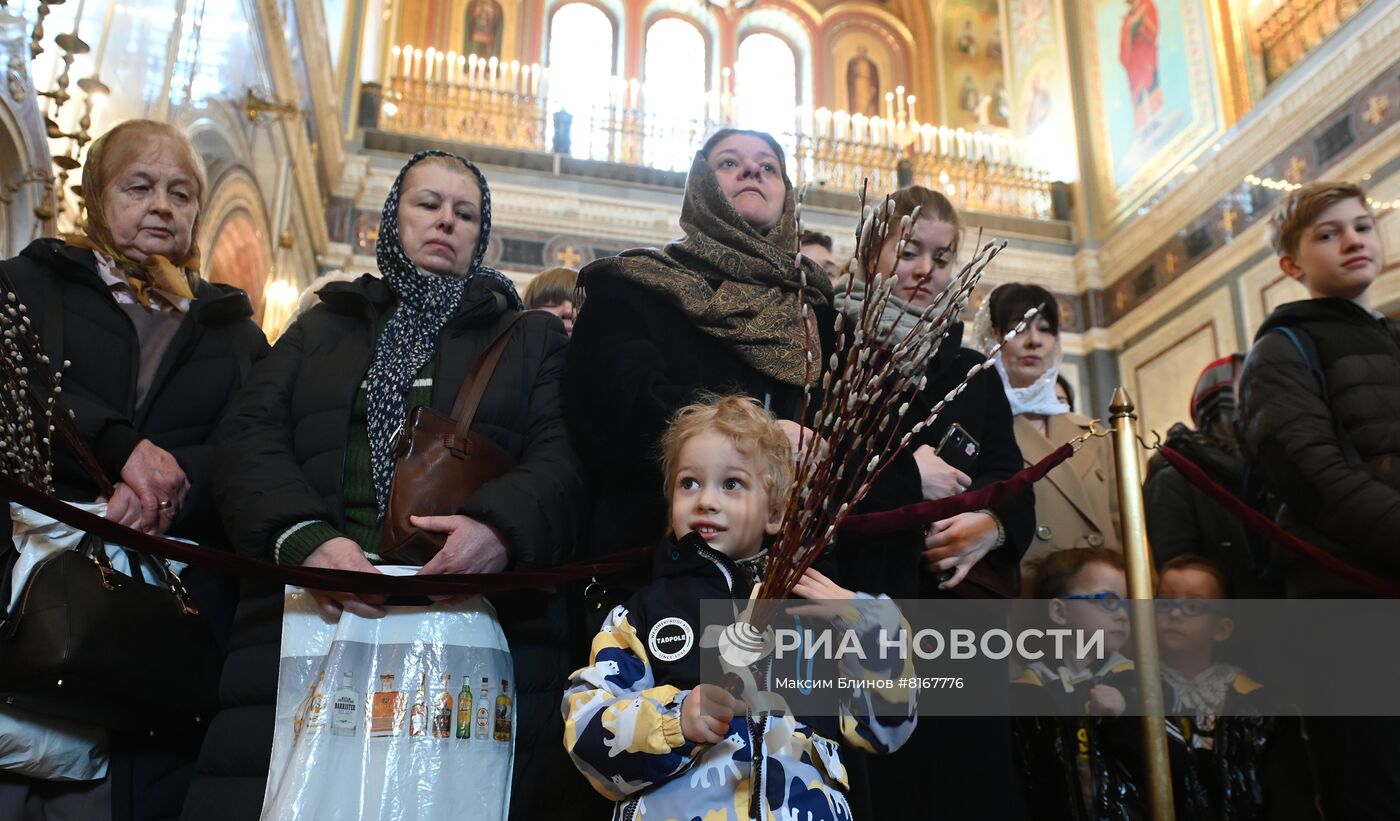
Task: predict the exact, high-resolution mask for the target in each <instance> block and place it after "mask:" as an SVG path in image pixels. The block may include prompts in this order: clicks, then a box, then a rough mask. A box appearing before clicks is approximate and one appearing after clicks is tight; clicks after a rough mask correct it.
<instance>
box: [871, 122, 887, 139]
mask: <svg viewBox="0 0 1400 821" xmlns="http://www.w3.org/2000/svg"><path fill="white" fill-rule="evenodd" d="M884 134H885V122H884V120H881V119H880V118H879V117H871V118H870V144H871V145H884Z"/></svg>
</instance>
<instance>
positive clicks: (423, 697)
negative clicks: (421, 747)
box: [408, 673, 428, 738]
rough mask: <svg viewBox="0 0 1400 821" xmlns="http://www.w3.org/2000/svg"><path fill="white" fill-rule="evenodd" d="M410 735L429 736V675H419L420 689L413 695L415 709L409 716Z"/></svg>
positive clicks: (412, 709)
mask: <svg viewBox="0 0 1400 821" xmlns="http://www.w3.org/2000/svg"><path fill="white" fill-rule="evenodd" d="M408 734H409V736H410V737H416V738H421V737H423V736H426V735H427V734H428V674H427V673H419V674H418V689H417V691H415V692H414V694H413V707H412V708H411V710H410V712H409V714H408Z"/></svg>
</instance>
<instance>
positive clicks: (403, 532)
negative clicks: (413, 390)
mask: <svg viewBox="0 0 1400 821" xmlns="http://www.w3.org/2000/svg"><path fill="white" fill-rule="evenodd" d="M521 316H522V314H516V316H515V318H514V319H512V320H511V321H510V324H509V325H507V326H506V327H505V330H503V331H501V333H500V335H499V336H497V337H496V340H495V341H494V342H492V343H491V347H489V348H487V349H486V353H485V354H484V355H483V356H482V357H481V359H479V360H477V363H476V365H475V366H473V367H472V372H471V373H470V374H469V375H468V376H467V379H466V381H465V382H463V383H462V387H461V388H460V389H459V390H458V391H457V401H456V402H455V403H453V405H452V416H451V418H449V417H446V416H443V415H442V414H441V413H438V412H437V411H435V410H433V409H432V408H430V407H428V406H427V405H418V406H417V407H415V408H414V409H413V410H412V411H410V412H409V414H408V419H407V420H406V421H405V422H404V424H403V426H402V427H400V428H399V432H398V433H397V434H396V435H395V437H394V478H393V479H392V480H391V482H390V484H389V504H388V505H387V506H386V508H385V511H384V526H383V529H382V530H381V531H380V533H379V555H380V556H381V557H382V558H385V559H392V560H393V561H395V562H399V563H402V564H418V565H421V564H426V563H427V561H428V560H429V559H431V558H432V557H433V556H436V555H437V553H438V551H439V550H441V549H442V546H443V544H444V543H446V541H447V534H445V533H428V532H426V531H423V530H419V529H418V528H416V527H414V526H413V525H412V524H411V523H410V522H409V520H408V517H409V516H450V515H452V514H455V513H456V512H457V509H458V508H460V507H461V506H462V503H463V502H465V501H466V500H467V499H469V498H470V497H471V495H472V494H473V493H475V492H476V491H477V489H478V488H480V487H481V486H482V485H484V484H486V483H487V482H489V481H491V480H492V479H495V478H496V477H497V476H500V475H501V474H503V473H505V472H506V471H508V470H510V469H511V468H513V467H515V460H513V459H511V458H510V455H509V454H507V453H506V452H505V451H504V450H502V449H501V447H500V446H499V445H497V444H496V443H495V442H492V441H491V440H490V439H487V438H486V437H485V436H482V435H481V434H479V433H473V432H472V430H471V425H472V419H473V418H474V417H475V416H476V409H477V406H478V405H480V404H481V397H482V396H483V395H485V393H486V386H487V385H489V384H490V382H491V374H492V373H493V372H494V371H495V370H496V363H498V362H500V361H501V354H502V353H503V352H504V351H505V349H506V345H507V344H508V343H509V342H510V338H511V332H512V331H513V330H515V324H516V323H517V322H519V321H520V317H521Z"/></svg>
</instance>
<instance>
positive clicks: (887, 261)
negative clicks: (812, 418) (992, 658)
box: [836, 186, 1035, 821]
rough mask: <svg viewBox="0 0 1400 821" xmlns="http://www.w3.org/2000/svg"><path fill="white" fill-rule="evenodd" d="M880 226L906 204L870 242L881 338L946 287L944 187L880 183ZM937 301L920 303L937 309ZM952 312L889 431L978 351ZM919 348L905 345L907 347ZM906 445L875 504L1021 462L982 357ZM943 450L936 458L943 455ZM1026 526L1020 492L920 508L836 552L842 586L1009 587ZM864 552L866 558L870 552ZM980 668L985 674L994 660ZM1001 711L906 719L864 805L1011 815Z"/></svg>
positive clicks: (1029, 519)
mask: <svg viewBox="0 0 1400 821" xmlns="http://www.w3.org/2000/svg"><path fill="white" fill-rule="evenodd" d="M890 199H891V201H892V202H893V203H894V206H895V207H894V213H893V215H892V216H891V217H890V223H891V225H893V226H899V225H900V220H901V219H902V218H904V217H906V216H912V215H913V213H914V211H915V210H916V209H917V210H918V218H917V219H915V220H914V221H913V223H912V224H911V225H910V226H909V229H908V239H907V241H906V242H904V243H903V245H901V244H900V239H901V236H900V232H899V230H897V229H892V230H891V231H890V233H889V236H888V237H887V238H886V240H885V243H884V244H883V246H881V247H880V248H879V249H878V256H877V258H876V259H875V260H874V261H873V268H872V269H871V270H872V272H878V273H879V274H880V275H882V276H891V275H892V276H894V277H895V278H896V282H895V285H894V287H893V290H892V292H891V296H890V298H889V302H888V304H887V305H886V307H885V309H884V314H883V317H882V319H883V324H884V325H885V326H886V327H888V328H890V329H891V333H890V336H889V339H891V340H900V339H903V338H905V336H906V335H907V334H908V333H909V332H910V331H911V330H913V329H914V328H915V327H916V326H917V324H918V323H919V322H922V321H927V320H925V319H923V317H924V316H925V314H926V311H927V310H928V308H929V305H931V304H935V303H939V301H941V300H951V298H952V295H951V294H950V293H949V292H948V291H947V290H946V289H947V286H948V283H949V281H950V279H951V276H952V271H953V268H952V266H953V262H954V260H955V259H956V257H957V251H958V241H959V238H960V234H961V223H960V221H959V219H958V214H957V211H956V210H955V209H954V208H953V206H952V203H950V202H949V201H948V199H947V198H946V197H944V196H943V195H942V194H940V193H938V192H936V191H930V190H929V189H927V188H923V187H922V186H912V187H910V188H905V189H901V190H900V191H896V192H895V193H894V194H892V195H891V197H890ZM836 293H837V298H838V307H839V308H840V309H841V310H843V311H846V312H847V313H848V314H849V313H858V312H859V311H860V309H861V307H862V302H863V301H864V299H865V289H864V286H863V284H862V283H859V282H856V283H852V284H851V286H850V288H849V289H848V288H847V285H846V283H838V286H837V289H836ZM944 307H946V305H942V304H938V305H936V306H935V307H934V309H933V310H932V311H930V312H928V316H930V317H937V316H939V315H940V314H941V313H942V310H943V308H944ZM962 337H963V323H961V322H953V323H952V325H951V326H950V327H949V329H948V334H947V335H946V336H944V337H943V338H942V341H941V342H940V343H939V347H938V350H937V351H936V352H935V353H934V354H933V356H931V357H928V355H927V352H926V350H925V351H923V352H922V354H923V356H925V357H927V362H926V363H925V364H923V367H924V368H925V376H926V378H927V380H928V381H927V383H926V384H925V385H924V387H923V389H922V390H921V391H919V393H918V395H917V396H916V397H915V399H914V401H912V402H911V403H910V410H909V412H908V414H907V415H906V416H905V418H904V421H903V427H902V429H901V431H900V432H901V433H907V432H909V431H910V430H911V429H912V428H913V426H914V425H915V423H917V422H919V421H921V420H923V419H924V418H926V417H927V415H928V414H929V413H930V412H931V411H932V409H933V408H934V406H935V405H937V403H938V402H939V401H941V400H942V399H943V398H944V397H945V396H946V395H947V394H948V393H949V392H950V391H952V390H953V389H954V388H956V387H957V386H958V385H959V384H960V383H961V382H962V381H963V380H964V379H965V378H966V377H967V374H968V372H969V371H970V370H971V369H972V368H973V367H974V366H976V365H978V364H980V363H982V362H985V361H986V357H985V356H984V355H982V354H980V353H978V352H977V351H974V350H972V349H971V348H965V347H962ZM920 353H921V352H920V351H919V350H917V349H914V350H911V351H910V355H911V356H918V355H919V354H920ZM955 424H956V425H958V426H959V427H960V428H961V430H962V432H963V433H964V434H966V436H967V437H968V438H970V439H971V440H972V441H973V442H975V443H976V448H975V455H970V454H969V453H968V451H967V444H966V443H967V439H960V440H958V442H959V443H960V444H959V445H958V446H957V447H953V446H950V447H948V448H945V449H944V450H943V451H942V455H941V456H940V454H939V445H940V444H941V443H942V442H943V441H944V435H945V434H946V433H948V432H949V430H950V429H952V428H953V426H954V425H955ZM909 450H910V451H911V452H912V454H913V459H912V460H909V461H906V462H904V463H899V462H896V463H894V464H892V465H891V473H897V474H898V478H896V479H894V480H893V481H890V482H887V483H886V485H885V486H886V487H887V488H889V491H888V492H887V495H886V496H885V497H884V498H877V499H872V503H874V504H876V505H878V506H880V507H892V506H898V505H905V504H912V503H915V502H919V501H921V500H924V499H942V498H946V497H949V496H954V495H957V494H959V493H962V492H964V491H966V490H976V489H978V488H982V487H985V486H987V485H990V484H992V483H994V482H998V481H1002V480H1005V479H1009V478H1011V477H1012V476H1014V475H1015V474H1016V473H1017V472H1018V471H1020V469H1021V451H1020V448H1018V447H1017V446H1016V438H1015V435H1014V434H1013V432H1012V426H1011V408H1010V405H1009V404H1008V403H1007V400H1006V394H1005V393H1004V392H1003V391H1002V386H1001V380H1000V379H999V378H998V377H997V375H996V373H994V372H993V371H990V370H984V371H982V372H981V373H979V374H977V375H976V376H974V377H973V378H972V381H971V382H970V383H969V384H968V387H967V388H966V390H964V391H963V393H962V394H960V395H959V396H958V397H957V398H956V399H954V400H953V401H952V402H951V403H949V404H948V406H947V407H946V408H945V409H944V410H943V411H941V412H940V413H939V414H938V417H937V418H936V419H935V420H934V422H933V423H932V424H931V425H929V426H927V427H926V428H924V429H922V430H920V431H919V432H918V433H915V434H914V436H913V438H912V439H911V440H910V443H909ZM945 457H946V459H945ZM1034 526H1035V506H1034V499H1033V497H1032V496H1031V495H1030V494H1029V493H1023V494H1019V495H1018V496H1016V497H1013V498H1010V499H1006V500H1004V501H1002V502H999V503H998V504H996V505H995V506H994V507H992V508H991V509H989V510H979V511H972V512H968V513H961V514H958V515H956V516H952V517H950V518H948V519H945V520H943V521H939V522H934V523H932V524H930V525H929V527H928V528H927V530H926V531H925V532H924V534H923V536H922V539H920V537H919V535H918V534H910V535H908V536H904V537H900V536H897V535H896V536H893V537H891V539H890V540H889V543H888V544H886V545H885V546H884V547H883V549H881V550H879V551H878V552H874V553H872V552H871V551H869V550H864V551H861V552H860V554H856V553H854V552H853V551H846V552H845V553H844V555H843V556H842V577H843V580H844V581H845V583H846V584H847V585H848V586H855V587H857V588H859V589H862V590H874V591H878V592H883V593H888V594H889V595H891V596H894V597H897V598H899V597H903V598H947V597H969V598H985V597H1006V596H1016V595H1017V594H1018V593H1019V585H1020V575H1019V572H1018V569H1019V566H1020V561H1021V554H1022V553H1024V552H1025V550H1026V546H1027V545H1028V544H1029V543H1030V540H1031V531H1032V530H1033V529H1034ZM877 557H878V559H877ZM996 672H997V671H995V670H991V671H989V674H996ZM1011 751H1012V748H1011V724H1010V722H1009V721H1008V720H1007V719H1004V718H972V717H967V718H964V717H932V716H925V717H923V718H921V719H920V720H919V726H918V728H917V729H916V730H915V732H914V734H913V736H912V737H911V738H910V739H909V741H908V742H907V743H906V744H905V746H904V747H903V748H901V749H900V750H899V751H898V752H896V753H895V754H894V755H891V756H881V757H879V758H878V759H874V758H873V759H870V762H869V765H870V780H871V797H872V800H873V804H874V808H875V817H877V818H915V817H926V816H936V817H938V818H940V819H945V818H946V819H949V821H960V820H961V819H982V818H997V819H1015V818H1019V817H1021V816H1022V815H1023V814H1024V809H1023V807H1022V806H1021V804H1020V801H1019V795H1018V793H1019V790H1018V787H1017V781H1016V777H1015V773H1014V771H1013V759H1012V755H1011Z"/></svg>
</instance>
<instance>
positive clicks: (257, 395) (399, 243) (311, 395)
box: [185, 151, 583, 821]
mask: <svg viewBox="0 0 1400 821" xmlns="http://www.w3.org/2000/svg"><path fill="white" fill-rule="evenodd" d="M490 230H491V195H490V189H489V188H488V187H487V184H486V179H485V178H484V177H483V176H482V174H481V172H480V170H478V169H477V167H476V166H475V165H473V164H472V163H471V162H470V161H468V160H466V159H464V158H462V157H459V156H456V155H453V154H447V153H444V152H440V151H425V152H422V153H419V154H416V155H414V157H413V158H412V159H410V160H409V161H408V163H407V164H406V165H405V166H404V168H403V170H402V171H401V172H400V173H399V176H398V179H397V180H396V181H395V183H394V186H393V189H392V190H391V191H390V192H389V196H388V198H387V199H386V201H385V203H384V212H383V216H382V220H381V223H380V229H379V240H378V245H377V252H376V253H377V260H378V263H379V273H380V275H381V276H380V277H374V276H369V275H366V276H364V277H361V278H360V279H358V280H356V281H354V282H348V283H333V284H330V285H327V286H326V287H325V288H323V289H322V290H321V292H320V297H321V302H320V304H319V305H317V306H315V307H313V308H312V309H310V310H308V311H307V312H306V313H304V314H302V315H301V316H299V317H298V318H297V320H296V321H295V322H294V323H292V325H291V326H290V327H289V328H288V329H287V331H286V332H285V333H284V334H283V335H282V336H281V338H279V339H278V341H277V345H276V346H275V347H274V348H273V350H272V353H271V354H270V355H269V356H268V357H267V359H266V360H264V361H263V362H262V363H261V364H260V365H259V366H258V367H257V368H256V369H255V370H254V372H253V374H252V375H251V377H250V379H249V383H248V386H247V387H246V388H245V390H244V391H243V392H242V393H241V394H240V395H239V397H238V399H237V400H236V401H235V402H234V404H233V406H232V407H231V408H230V409H229V412H228V415H227V417H226V419H225V421H224V423H223V425H222V426H221V427H220V429H219V433H218V452H217V460H216V461H217V465H218V478H217V480H216V482H215V494H216V497H217V498H218V501H219V508H220V512H221V513H222V515H223V518H224V521H225V523H226V525H227V527H228V530H229V533H230V535H231V537H232V540H233V545H234V548H235V549H236V550H238V551H239V552H240V553H244V554H246V555H251V556H257V557H261V558H266V559H271V560H273V561H276V562H279V563H282V564H292V565H304V566H308V567H321V568H339V569H344V570H357V571H362V572H367V573H373V572H376V570H375V563H376V562H378V561H379V557H378V555H377V554H376V549H377V547H378V544H379V535H380V530H381V528H382V526H383V524H384V514H385V507H386V503H387V499H388V492H389V485H390V480H391V478H392V476H393V467H394V463H393V453H392V442H393V438H394V434H395V432H396V430H398V428H399V427H400V426H401V425H402V424H403V423H404V421H405V418H406V414H407V413H408V411H409V410H411V409H412V408H413V407H414V406H415V405H427V406H430V407H432V408H433V409H435V410H437V411H438V412H440V413H442V414H444V415H450V413H451V411H452V406H453V402H454V399H455V398H456V396H457V393H458V389H459V387H460V386H461V385H462V383H463V381H464V380H465V379H466V378H467V375H468V373H469V372H470V371H471V369H472V367H473V366H474V365H475V364H476V363H477V361H478V360H479V359H480V358H481V357H482V356H483V355H484V354H485V352H486V350H487V349H488V348H489V347H490V346H491V344H492V342H493V341H494V340H495V339H496V338H497V337H498V336H499V335H500V334H502V333H503V332H504V331H505V330H506V329H507V328H508V327H509V326H510V323H511V322H513V321H516V319H517V314H519V312H520V311H521V308H522V306H521V302H520V298H519V296H518V295H517V294H516V292H515V289H514V287H513V286H512V285H511V284H510V281H509V280H507V279H506V278H505V277H504V276H503V275H501V274H500V273H499V272H497V271H495V270H493V269H491V268H489V267H487V266H486V265H485V264H484V263H483V259H484V257H485V254H486V248H487V243H488V240H489V235H490ZM510 333H511V336H510V337H509V342H508V343H507V345H506V347H505V349H504V353H503V355H502V357H501V359H500V361H499V363H498V365H497V366H496V369H495V371H494V374H493V375H492V377H491V380H490V382H489V383H488V386H487V388H486V392H485V395H484V396H483V398H482V400H481V404H480V406H479V407H478V409H477V412H476V415H475V417H474V423H473V426H472V429H473V431H474V432H476V433H480V434H482V435H484V436H486V437H487V438H488V439H490V440H491V441H493V442H494V443H495V444H497V445H499V446H500V447H501V449H502V450H504V451H505V452H506V453H507V454H508V455H509V456H510V457H512V458H513V459H514V461H515V467H514V468H512V469H511V470H509V471H508V472H506V473H505V474H503V475H501V476H499V477H498V478H496V479H493V480H491V481H489V482H487V483H486V484H484V485H483V486H482V487H481V488H480V489H479V490H477V491H476V492H475V493H474V494H473V495H472V496H471V497H470V498H469V499H468V500H467V501H466V502H465V503H464V504H463V505H462V506H461V507H460V508H459V509H458V510H456V511H443V515H435V516H428V517H415V520H414V521H415V523H416V524H417V526H419V527H420V528H422V529H425V530H430V531H437V532H441V533H444V534H446V535H447V539H446V544H445V546H444V547H443V548H442V550H441V552H439V553H438V554H437V555H436V556H435V557H434V558H432V559H431V560H430V561H428V562H427V563H426V564H424V565H423V567H422V570H421V571H420V572H422V573H425V574H428V573H493V572H498V571H501V570H504V569H507V568H511V569H529V568H538V567H545V566H550V565H554V564H556V563H558V562H560V561H562V560H563V559H565V558H566V557H567V556H568V555H569V552H570V551H571V548H572V545H573V540H574V527H575V524H574V506H575V504H576V500H577V499H578V498H579V497H580V496H581V495H582V490H583V488H582V481H581V477H580V471H579V469H578V467H577V464H576V459H575V456H574V454H573V450H572V449H571V448H570V446H569V442H568V437H567V434H566V433H565V430H564V424H563V420H562V418H561V416H560V411H559V402H558V380H559V373H560V370H561V368H562V367H563V363H564V351H565V347H566V344H567V341H568V337H567V336H565V334H564V329H563V326H562V325H561V324H560V322H559V320H558V318H556V317H554V316H552V315H550V314H547V313H544V312H540V311H532V312H527V313H525V314H524V315H523V316H520V317H519V319H518V322H517V324H516V325H515V327H514V329H513V330H512V331H511V332H510ZM315 595H316V597H317V599H318V601H319V602H320V603H321V606H322V609H323V610H324V611H325V612H326V613H327V614H328V615H329V616H331V617H332V618H334V617H337V616H338V615H339V614H340V613H341V612H342V611H348V612H351V613H354V614H357V615H361V616H367V617H374V616H378V615H381V614H382V613H383V612H384V610H383V602H382V600H381V599H379V598H377V597H373V596H367V595H366V596H359V595H353V594H348V593H337V592H334V591H321V592H317V593H316V594H315ZM281 598H282V596H281V591H280V590H272V591H264V592H263V593H262V594H261V595H254V594H252V593H250V592H245V596H244V601H243V602H242V604H241V605H240V615H241V616H242V617H244V618H245V619H246V622H245V624H243V625H242V627H244V628H245V629H243V631H242V632H241V634H239V635H235V641H236V642H238V643H239V646H238V647H236V648H235V651H234V652H233V653H232V654H231V655H230V657H229V661H228V663H227V665H226V668H225V685H224V691H225V693H229V694H234V695H235V698H233V699H231V700H230V702H229V703H228V704H227V705H226V708H225V709H224V711H223V712H221V713H220V714H219V715H218V716H217V717H216V718H215V721H214V724H213V726H212V727H211V729H210V734H209V738H208V741H207V742H206V744H205V749H204V754H203V758H202V761H201V775H200V777H199V778H198V780H197V781H196V784H195V788H194V789H193V790H192V791H191V795H190V800H189V802H188V804H187V806H186V810H185V817H187V818H198V819H201V821H203V820H204V819H219V818H229V819H251V818H256V817H257V816H258V813H259V809H260V806H261V803H262V799H263V789H264V784H265V781H266V778H267V766H268V754H269V750H270V747H271V743H272V725H273V704H274V701H275V695H276V693H275V689H276V687H275V682H276V676H275V670H276V658H277V655H278V653H277V648H278V641H279V636H280V625H281V621H280V604H279V603H280V601H281ZM492 603H493V604H494V605H495V606H496V609H497V612H498V614H499V615H500V618H501V621H502V624H503V627H504V629H505V632H506V636H507V638H508V639H509V640H510V643H511V650H512V653H513V656H514V664H515V678H517V679H519V680H520V682H519V685H518V693H519V694H518V696H517V700H516V705H517V715H518V724H517V728H516V745H517V746H516V750H517V752H516V758H515V785H514V788H513V790H512V798H513V803H514V807H513V812H512V815H513V816H516V817H532V816H533V815H536V814H539V813H542V812H543V810H542V809H541V807H542V802H544V801H546V800H547V798H548V796H549V794H550V793H549V788H547V787H546V785H548V784H553V783H557V781H558V779H559V778H568V777H569V775H568V772H569V769H568V768H569V766H570V765H569V762H568V760H567V758H565V757H564V755H563V751H562V748H561V747H560V745H559V741H558V739H559V737H560V736H561V734H562V732H563V726H562V719H561V717H560V714H559V710H558V698H559V688H560V686H561V684H562V682H563V681H564V678H565V676H567V674H568V667H567V659H566V658H565V656H564V645H565V637H564V635H563V632H562V631H563V629H564V627H565V625H566V619H565V617H564V614H563V613H562V611H561V610H560V609H559V608H560V606H561V602H560V601H559V600H558V599H556V598H554V597H550V596H547V595H544V594H535V593H531V594H528V595H518V596H513V597H512V596H493V597H492ZM250 755H251V756H252V757H251V758H250V757H249V756H250ZM505 788H506V785H502V789H503V790H504V789H505Z"/></svg>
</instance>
